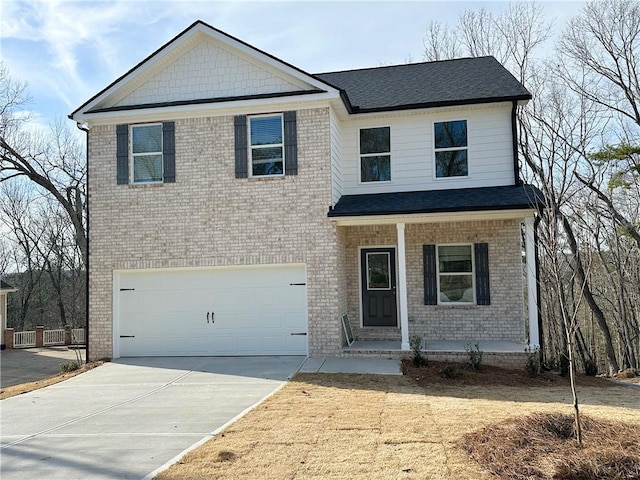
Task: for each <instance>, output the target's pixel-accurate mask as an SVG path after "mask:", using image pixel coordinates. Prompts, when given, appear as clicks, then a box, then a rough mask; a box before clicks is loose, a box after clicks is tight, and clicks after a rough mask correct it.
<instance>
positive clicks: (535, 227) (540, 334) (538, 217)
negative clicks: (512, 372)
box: [533, 213, 544, 365]
mask: <svg viewBox="0 0 640 480" xmlns="http://www.w3.org/2000/svg"><path fill="white" fill-rule="evenodd" d="M541 220H542V217H541V215H540V213H538V215H536V218H535V219H534V220H533V245H534V251H535V255H534V257H535V259H534V261H535V262H536V297H537V302H536V303H537V305H536V308H537V309H538V342H539V343H540V365H544V335H543V331H542V307H541V304H540V262H539V261H538V260H539V248H538V240H539V235H538V225H539V224H540V221H541Z"/></svg>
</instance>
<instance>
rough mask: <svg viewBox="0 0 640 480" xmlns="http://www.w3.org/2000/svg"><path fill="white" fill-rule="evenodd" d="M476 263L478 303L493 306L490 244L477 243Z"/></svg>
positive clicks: (475, 249)
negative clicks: (490, 276)
mask: <svg viewBox="0 0 640 480" xmlns="http://www.w3.org/2000/svg"><path fill="white" fill-rule="evenodd" d="M473 249H474V252H475V262H476V303H477V304H478V305H491V295H490V293H489V244H487V243H476V244H475V245H474V246H473Z"/></svg>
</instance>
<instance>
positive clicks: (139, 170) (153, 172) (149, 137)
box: [131, 123, 164, 183]
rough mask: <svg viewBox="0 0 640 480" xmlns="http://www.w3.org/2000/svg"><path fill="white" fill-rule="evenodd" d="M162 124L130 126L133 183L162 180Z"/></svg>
mask: <svg viewBox="0 0 640 480" xmlns="http://www.w3.org/2000/svg"><path fill="white" fill-rule="evenodd" d="M162 146H163V142H162V124H161V123H155V124H147V125H131V170H132V176H131V178H132V179H133V183H154V182H162V180H163V175H162V174H163V170H164V169H163V161H162V160H163V151H162Z"/></svg>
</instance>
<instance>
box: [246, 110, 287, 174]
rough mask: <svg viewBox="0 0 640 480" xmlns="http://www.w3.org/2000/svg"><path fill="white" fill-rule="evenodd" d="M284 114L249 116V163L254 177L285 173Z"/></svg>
mask: <svg viewBox="0 0 640 480" xmlns="http://www.w3.org/2000/svg"><path fill="white" fill-rule="evenodd" d="M283 139H284V127H283V121H282V115H280V114H278V115H260V116H255V117H249V151H250V153H249V157H250V158H249V165H250V166H251V176H252V177H265V176H281V175H284V162H285V159H284V142H283Z"/></svg>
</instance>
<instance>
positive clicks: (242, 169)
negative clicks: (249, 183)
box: [233, 115, 249, 178]
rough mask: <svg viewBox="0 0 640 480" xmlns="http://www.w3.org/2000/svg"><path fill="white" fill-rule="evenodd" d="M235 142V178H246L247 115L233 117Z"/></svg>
mask: <svg viewBox="0 0 640 480" xmlns="http://www.w3.org/2000/svg"><path fill="white" fill-rule="evenodd" d="M233 127H234V134H235V142H236V148H235V152H236V178H247V177H248V176H249V174H248V170H247V167H248V165H247V163H248V162H247V143H248V142H247V116H246V115H236V116H235V117H234V119H233Z"/></svg>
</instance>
